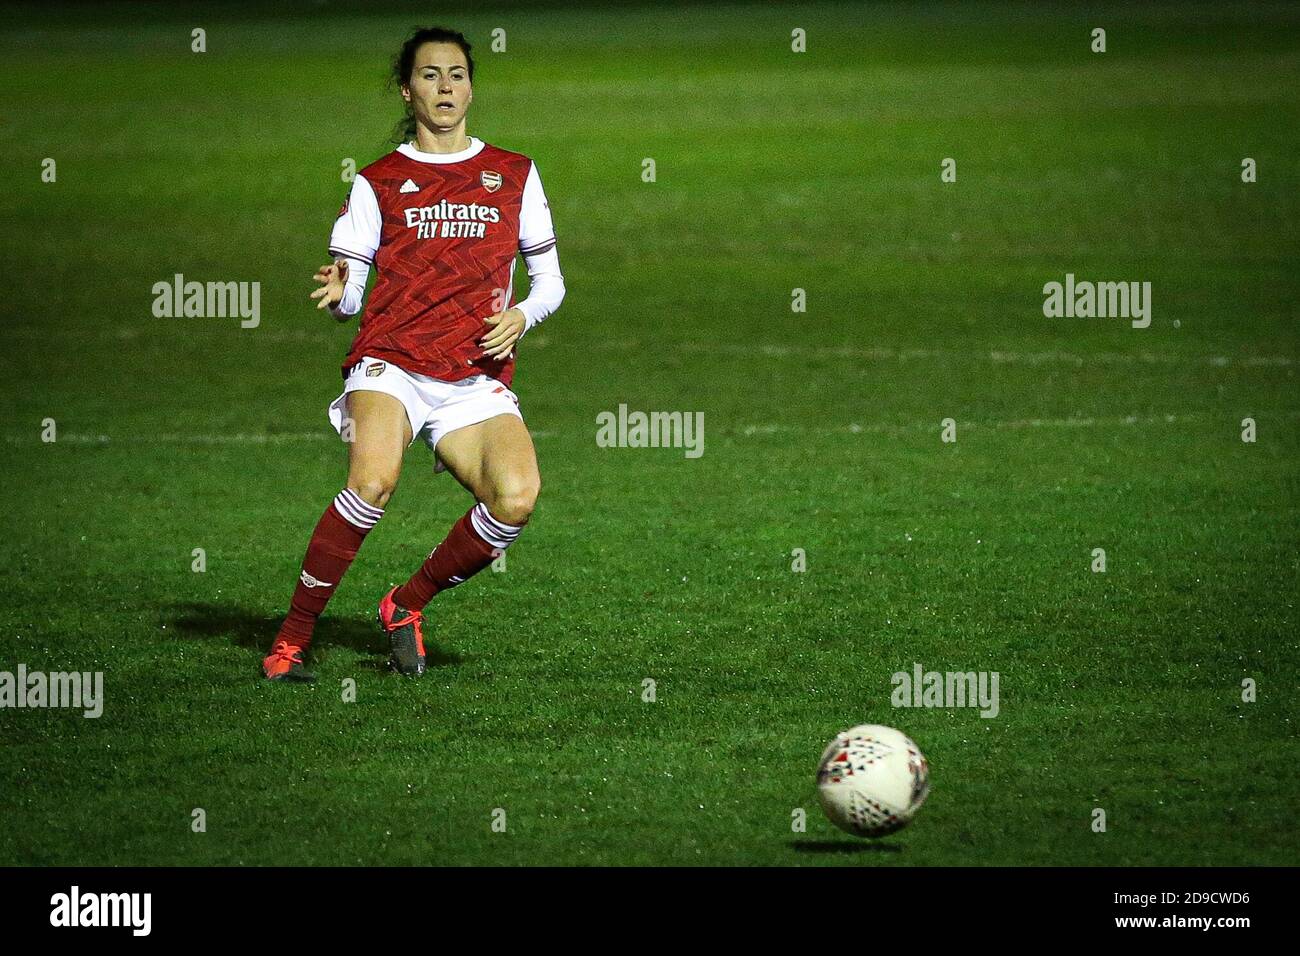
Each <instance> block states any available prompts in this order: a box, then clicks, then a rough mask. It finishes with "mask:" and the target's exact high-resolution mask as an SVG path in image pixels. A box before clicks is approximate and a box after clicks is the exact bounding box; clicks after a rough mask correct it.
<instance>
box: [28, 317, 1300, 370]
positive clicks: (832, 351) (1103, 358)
mask: <svg viewBox="0 0 1300 956" xmlns="http://www.w3.org/2000/svg"><path fill="white" fill-rule="evenodd" d="M235 331H237V332H239V333H240V334H241V335H250V336H256V337H257V341H258V342H265V343H273V342H291V343H297V344H300V343H303V342H319V343H321V344H322V345H328V344H331V343H333V344H336V345H338V347H339V349H340V350H342V349H344V348H345V347H346V345H347V341H348V337H341V336H338V335H335V334H333V333H331V332H329V331H321V330H315V329H305V328H298V329H292V328H291V329H280V330H275V331H272V330H270V329H266V328H264V327H259V328H257V329H248V330H240V329H239V328H238V327H236V328H235ZM7 334H9V335H11V336H16V337H19V338H30V339H38V338H39V339H47V338H48V337H49V333H48V332H47V331H46V330H43V329H35V328H30V327H28V328H20V329H11V330H10V331H9V332H8V333H7ZM153 335H156V331H155V330H151V329H145V328H135V327H131V328H123V329H116V330H112V331H104V332H100V333H98V334H96V333H93V332H92V333H90V336H84V335H83V336H80V338H82V339H84V338H87V337H96V338H100V337H102V338H111V339H115V340H118V341H125V342H130V341H135V340H137V339H140V338H143V337H145V336H153ZM557 342H561V343H563V345H564V346H566V347H570V348H574V349H582V350H583V351H603V352H627V351H636V350H638V349H645V350H648V351H660V352H662V351H664V350H665V349H671V350H672V351H674V352H684V353H688V354H701V355H719V354H721V355H740V356H759V357H762V358H845V359H863V360H867V361H878V362H894V361H897V362H916V361H949V362H952V361H979V362H992V363H993V364H995V365H1073V366H1076V367H1082V366H1084V365H1090V364H1098V365H1210V366H1214V367H1215V368H1227V367H1228V366H1233V365H1240V366H1244V367H1247V368H1290V367H1292V366H1294V365H1295V364H1296V362H1297V360H1296V359H1295V358H1292V357H1291V356H1289V355H1239V356H1231V355H1182V354H1179V353H1177V352H1151V351H1144V352H1065V351H1060V350H1055V349H1050V350H1046V351H1036V352H1017V351H1010V350H1006V349H989V350H987V351H985V350H970V351H954V350H945V349H896V348H884V347H880V348H870V347H861V346H842V345H777V344H762V343H756V344H745V345H740V344H734V343H713V344H707V343H695V342H674V343H672V344H671V345H667V346H665V345H655V344H652V343H648V342H639V341H628V340H621V341H599V340H597V341H585V340H584V341H577V340H575V339H568V338H563V337H561V338H559V339H557V338H556V337H555V336H553V335H547V334H538V333H533V335H532V336H530V337H529V338H528V339H527V340H526V341H525V345H524V350H525V353H526V352H527V350H528V349H545V348H554V347H555V346H556V345H557ZM340 354H341V353H340Z"/></svg>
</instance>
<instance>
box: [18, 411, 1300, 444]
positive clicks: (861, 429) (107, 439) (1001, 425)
mask: <svg viewBox="0 0 1300 956" xmlns="http://www.w3.org/2000/svg"><path fill="white" fill-rule="evenodd" d="M1283 414H1284V416H1285V417H1286V418H1289V419H1292V420H1295V419H1300V411H1296V412H1287V413H1283ZM1217 420H1218V418H1217V417H1215V416H1210V415H1206V414H1201V413H1194V414H1183V415H1123V416H1115V417H1110V418H1092V417H1082V418H1021V419H1010V420H996V419H995V420H992V421H959V422H957V427H958V428H960V429H963V430H969V429H972V428H973V429H981V428H993V429H1018V428H1116V427H1133V426H1138V425H1180V424H1188V423H1191V422H1208V421H1217ZM1226 424H1227V425H1235V422H1234V421H1232V420H1231V416H1229V419H1227V420H1226ZM939 427H940V425H939V422H938V421H937V420H936V421H933V422H911V423H906V424H899V425H888V424H866V425H864V424H862V423H860V422H850V423H849V424H847V425H820V426H818V425H787V424H784V423H779V422H767V423H760V424H750V425H739V426H731V427H724V428H723V429H722V432H723V434H724V435H732V434H736V433H739V434H741V435H745V436H747V437H748V436H753V435H776V434H785V433H788V432H799V433H807V432H816V433H819V434H836V433H847V434H850V435H860V434H864V433H865V434H873V435H879V434H892V433H897V432H924V431H932V430H935V429H937V428H939ZM1225 427H1226V425H1225ZM529 434H531V435H532V437H533V438H541V439H545V438H555V437H557V436H560V435H563V434H565V433H562V432H559V431H556V430H554V429H543V430H539V431H531V432H529ZM568 434H569V435H570V436H573V435H576V436H577V437H580V438H584V440H585V435H584V433H581V432H570V433H568ZM590 434H591V436H592V438H593V440H594V436H595V430H594V429H593V430H592V432H591V433H590ZM4 440H5V442H6V443H7V444H10V445H37V444H44V443H43V442H41V441H40V439H39V437H34V436H23V435H5V436H4ZM326 440H334V441H337V440H338V436H337V435H335V434H334V433H332V432H282V433H280V434H276V435H253V434H245V433H243V432H237V433H235V434H231V435H213V434H186V435H181V434H164V435H131V436H125V437H122V436H118V437H114V436H111V435H84V434H77V433H73V434H67V435H60V436H59V438H58V441H57V442H54V443H53V444H58V443H65V444H72V445H109V444H130V445H274V444H280V443H283V442H299V441H305V442H314V441H326Z"/></svg>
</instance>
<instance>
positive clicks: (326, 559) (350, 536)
mask: <svg viewBox="0 0 1300 956" xmlns="http://www.w3.org/2000/svg"><path fill="white" fill-rule="evenodd" d="M383 515H384V511H383V509H382V508H376V507H375V506H374V505H368V504H366V503H365V502H364V501H362V500H361V496H360V495H358V494H357V493H356V492H355V491H353V490H352V489H350V488H344V489H343V490H342V491H340V492H339V493H338V494H337V495H336V496H335V498H334V500H333V501H332V502H331V503H330V506H329V507H328V508H326V509H325V513H324V514H323V515H321V518H320V521H319V522H318V523H317V524H316V530H315V531H313V532H312V534H311V543H310V544H308V545H307V556H306V557H305V558H303V560H302V574H300V575H299V577H298V586H297V587H295V588H294V589H293V600H292V601H290V602H289V613H288V615H287V616H286V617H285V619H284V623H283V624H281V625H280V633H279V634H277V635H276V640H277V641H288V642H289V643H290V644H293V645H296V646H297V647H301V648H304V649H305V648H306V647H308V646H309V645H310V644H311V634H312V629H313V628H315V626H316V619H317V618H318V617H320V614H321V611H323V610H325V605H326V604H328V603H329V599H330V598H331V597H333V595H334V591H335V589H336V588H337V587H338V584H339V582H340V581H342V580H343V575H344V573H345V572H346V571H347V569H348V566H349V565H350V564H351V563H352V559H353V558H355V557H356V556H357V550H358V549H359V548H360V547H361V542H362V541H364V540H365V538H366V533H367V532H368V531H369V530H370V529H371V528H373V527H374V526H375V525H376V524H377V523H378V522H379V519H380V518H382V517H383Z"/></svg>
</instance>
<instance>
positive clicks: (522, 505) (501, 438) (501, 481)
mask: <svg viewBox="0 0 1300 956" xmlns="http://www.w3.org/2000/svg"><path fill="white" fill-rule="evenodd" d="M437 453H438V457H439V458H440V459H441V460H442V463H443V464H444V465H446V466H447V470H448V471H449V472H451V474H452V475H453V476H454V477H455V479H456V480H457V481H459V482H460V483H461V484H462V485H464V486H465V488H466V490H467V491H469V493H470V494H472V495H473V496H474V498H475V500H476V501H481V502H482V503H483V504H485V505H487V510H488V511H489V512H490V513H491V515H492V517H493V518H496V519H497V520H498V521H500V522H503V523H504V524H508V525H513V526H516V527H522V526H523V525H525V524H527V523H528V519H529V518H530V517H531V516H532V513H533V507H534V506H535V505H536V504H537V495H538V494H539V493H540V491H541V488H542V476H541V474H540V473H539V472H538V470H537V452H536V450H535V449H534V448H533V436H532V435H530V434H528V428H527V426H525V425H524V423H523V421H522V420H521V419H519V418H517V417H516V416H514V415H498V416H496V417H495V418H489V419H488V420H487V421H485V422H479V423H478V424H477V425H469V426H466V427H465V428H458V429H456V430H455V431H453V432H448V433H447V434H446V435H444V436H443V438H442V440H441V441H439V442H438V448H437Z"/></svg>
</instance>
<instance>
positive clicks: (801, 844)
mask: <svg viewBox="0 0 1300 956" xmlns="http://www.w3.org/2000/svg"><path fill="white" fill-rule="evenodd" d="M790 848H791V849H792V850H794V852H796V853H842V854H851V853H902V852H903V848H902V847H901V846H899V845H898V844H897V843H878V842H876V841H874V840H863V841H861V842H860V843H850V842H848V841H847V840H792V841H791V842H790Z"/></svg>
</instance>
